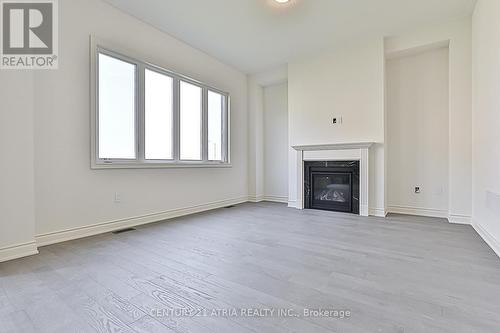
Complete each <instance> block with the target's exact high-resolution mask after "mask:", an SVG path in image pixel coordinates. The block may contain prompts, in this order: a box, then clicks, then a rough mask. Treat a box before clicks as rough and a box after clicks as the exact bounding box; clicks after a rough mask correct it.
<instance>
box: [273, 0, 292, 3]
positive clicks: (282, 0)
mask: <svg viewBox="0 0 500 333" xmlns="http://www.w3.org/2000/svg"><path fill="white" fill-rule="evenodd" d="M274 1H275V2H277V3H287V2H290V0H274Z"/></svg>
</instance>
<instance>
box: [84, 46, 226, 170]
mask: <svg viewBox="0 0 500 333" xmlns="http://www.w3.org/2000/svg"><path fill="white" fill-rule="evenodd" d="M94 47H95V58H93V64H92V67H93V69H92V70H93V74H94V75H95V78H94V79H93V83H94V84H95V88H94V91H93V94H94V95H93V96H94V103H93V104H94V106H95V108H94V112H93V126H92V129H93V133H92V135H93V139H94V140H93V147H92V151H93V154H92V155H93V156H92V158H93V166H94V167H97V168H101V167H103V168H113V167H119V168H121V167H132V168H133V167H169V166H174V167H180V166H225V165H228V164H229V152H228V141H229V138H228V118H229V112H228V109H229V107H228V106H229V95H228V94H227V93H224V92H222V91H220V90H218V89H215V88H213V87H209V86H207V85H205V84H202V83H200V82H198V81H196V80H193V79H190V78H187V77H184V76H182V75H180V74H177V73H174V72H171V71H168V70H166V69H163V68H160V67H157V66H154V65H151V64H149V63H147V62H144V61H140V60H137V59H134V58H131V57H128V56H125V55H123V54H121V53H117V52H114V51H111V50H109V49H106V48H102V47H99V46H94Z"/></svg>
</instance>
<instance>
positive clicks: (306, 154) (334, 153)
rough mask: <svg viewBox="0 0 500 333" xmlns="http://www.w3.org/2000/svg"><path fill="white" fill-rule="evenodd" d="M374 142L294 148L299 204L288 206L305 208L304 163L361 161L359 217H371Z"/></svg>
mask: <svg viewBox="0 0 500 333" xmlns="http://www.w3.org/2000/svg"><path fill="white" fill-rule="evenodd" d="M372 145H373V143H372V142H359V143H340V144H325V145H307V146H292V148H293V149H295V150H296V151H297V153H296V158H297V160H296V163H297V164H296V165H297V174H296V179H297V180H296V181H297V203H296V204H295V205H293V206H292V205H290V203H289V204H288V206H289V207H295V208H297V209H303V208H304V161H346V160H353V161H359V181H360V184H359V215H361V216H368V215H369V207H370V204H369V193H370V190H369V185H370V180H369V174H370V164H369V163H370V162H369V159H370V153H369V148H370V147H371V146H372Z"/></svg>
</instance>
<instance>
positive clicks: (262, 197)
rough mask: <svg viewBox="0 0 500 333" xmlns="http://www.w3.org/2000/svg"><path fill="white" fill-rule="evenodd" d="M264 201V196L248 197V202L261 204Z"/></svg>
mask: <svg viewBox="0 0 500 333" xmlns="http://www.w3.org/2000/svg"><path fill="white" fill-rule="evenodd" d="M261 201H264V195H249V196H248V202H261Z"/></svg>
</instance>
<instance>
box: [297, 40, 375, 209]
mask: <svg viewBox="0 0 500 333" xmlns="http://www.w3.org/2000/svg"><path fill="white" fill-rule="evenodd" d="M288 69H289V73H288V99H289V104H288V110H289V118H288V120H289V124H288V128H289V145H290V146H294V145H313V144H331V143H343V142H344V143H349V142H376V143H378V144H377V145H375V146H374V147H373V148H371V150H372V154H371V163H370V175H371V176H370V209H372V210H378V211H381V212H382V214H383V211H384V209H385V207H384V206H385V203H384V147H383V143H384V44H383V40H382V38H373V39H369V40H365V41H360V42H358V43H355V44H351V45H344V46H343V47H342V48H339V49H336V50H333V51H332V52H329V53H326V54H323V55H321V56H316V57H312V58H307V59H302V60H299V61H296V62H293V63H290V64H289V66H288ZM333 117H342V119H343V122H342V124H338V125H335V126H334V125H332V118H333ZM289 154H290V158H289V168H290V169H289V177H290V179H289V184H290V188H289V196H290V198H289V200H290V201H291V202H290V204H291V205H293V203H294V202H296V201H297V189H296V188H295V185H296V179H297V178H296V175H297V170H296V161H297V158H296V155H295V154H296V152H295V151H293V150H291V149H290V151H289Z"/></svg>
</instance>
